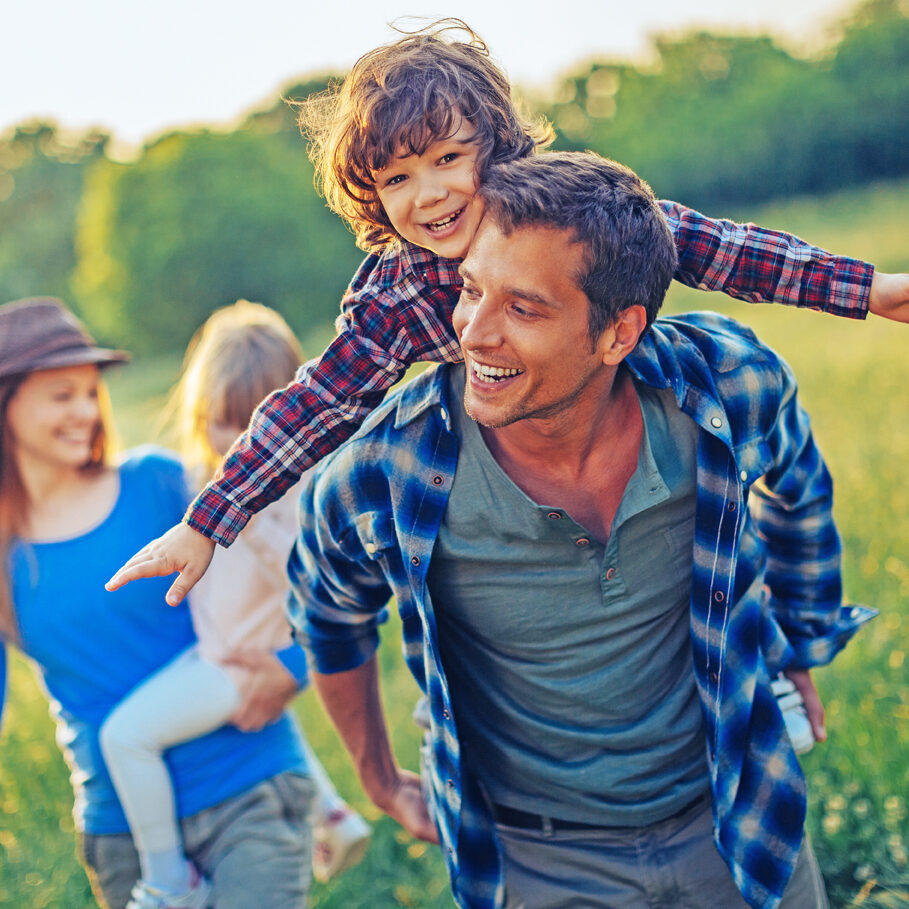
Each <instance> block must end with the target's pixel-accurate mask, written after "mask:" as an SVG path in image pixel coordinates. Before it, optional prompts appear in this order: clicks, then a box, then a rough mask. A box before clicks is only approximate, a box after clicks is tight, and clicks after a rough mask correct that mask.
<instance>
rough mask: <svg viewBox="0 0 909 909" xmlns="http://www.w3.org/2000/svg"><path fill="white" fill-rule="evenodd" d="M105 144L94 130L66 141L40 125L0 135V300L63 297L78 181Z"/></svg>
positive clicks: (69, 269)
mask: <svg viewBox="0 0 909 909" xmlns="http://www.w3.org/2000/svg"><path fill="white" fill-rule="evenodd" d="M107 141H108V137H107V136H106V135H104V134H103V133H99V132H94V131H90V132H87V133H84V134H81V135H77V136H73V137H71V138H66V137H63V136H61V134H60V132H59V130H58V128H57V127H56V126H55V125H54V124H52V123H44V122H34V123H27V124H22V125H20V126H17V127H15V128H13V129H12V130H10V131H9V132H8V133H6V134H5V135H4V136H0V302H5V301H8V300H13V299H17V298H20V297H27V296H38V295H45V294H47V295H52V296H62V297H69V296H70V286H69V277H70V273H71V272H72V270H73V266H74V265H75V259H76V256H75V250H74V248H73V230H74V224H75V219H76V210H77V208H78V205H79V198H80V196H81V194H82V186H83V180H84V177H85V173H86V171H87V170H88V169H89V167H90V166H91V165H92V164H93V163H94V162H95V161H97V160H99V159H100V158H102V157H103V156H104V149H105V146H106V144H107Z"/></svg>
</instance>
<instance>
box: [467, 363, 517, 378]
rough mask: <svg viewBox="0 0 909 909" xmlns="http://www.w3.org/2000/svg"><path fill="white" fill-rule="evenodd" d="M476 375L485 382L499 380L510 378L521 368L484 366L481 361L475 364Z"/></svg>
mask: <svg viewBox="0 0 909 909" xmlns="http://www.w3.org/2000/svg"><path fill="white" fill-rule="evenodd" d="M473 371H474V375H476V377H477V378H478V379H480V380H481V381H483V382H497V381H498V380H499V379H508V378H511V376H516V375H518V374H519V373H520V372H521V370H520V369H505V368H503V367H501V366H484V365H483V364H481V363H474V364H473Z"/></svg>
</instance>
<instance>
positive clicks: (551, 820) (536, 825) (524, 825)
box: [492, 793, 709, 834]
mask: <svg viewBox="0 0 909 909" xmlns="http://www.w3.org/2000/svg"><path fill="white" fill-rule="evenodd" d="M708 801H709V794H708V793H702V794H701V795H699V796H697V797H696V798H694V799H692V800H691V801H690V802H688V804H687V805H685V806H684V807H682V808H680V809H679V810H678V811H676V812H674V813H673V814H671V815H670V816H669V817H667V818H663V820H662V821H657V823H659V824H661V823H663V822H664V821H669V820H672V819H673V818H676V817H679V816H680V815H683V814H686V813H687V812H688V811H690V810H691V809H692V808H695V807H698V808H700V807H701V806H702V805H706V804H707V803H708ZM492 816H493V818H494V819H495V822H496V823H497V824H505V825H506V826H507V827H517V828H518V829H519V830H539V831H541V832H542V833H547V834H548V833H552V832H553V831H554V830H628V829H629V828H628V827H619V826H615V825H608V824H585V823H583V822H581V821H563V820H561V819H560V818H557V817H546V816H545V815H542V814H534V813H533V812H532V811H521V810H520V809H519V808H509V807H508V806H507V805H497V804H493V805H492ZM648 826H650V825H648Z"/></svg>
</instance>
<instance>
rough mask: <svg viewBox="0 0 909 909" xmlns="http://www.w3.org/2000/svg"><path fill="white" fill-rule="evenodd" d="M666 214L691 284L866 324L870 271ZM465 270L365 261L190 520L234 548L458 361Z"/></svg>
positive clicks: (678, 212) (398, 257)
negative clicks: (422, 366)
mask: <svg viewBox="0 0 909 909" xmlns="http://www.w3.org/2000/svg"><path fill="white" fill-rule="evenodd" d="M661 205H662V208H663V212H664V214H665V215H666V217H667V220H668V222H669V226H670V229H671V230H672V232H673V236H674V237H675V241H676V246H677V247H678V250H679V267H678V271H677V272H676V275H675V277H676V279H677V280H679V281H681V282H683V283H684V284H688V285H690V286H692V287H697V288H699V289H701V290H720V291H723V292H724V293H726V294H728V295H730V296H733V297H737V298H739V299H743V300H748V301H750V302H774V303H783V304H788V305H794V306H806V307H810V308H814V309H821V310H824V311H826V312H829V313H833V314H835V315H841V316H851V317H853V318H864V316H865V315H866V313H867V309H868V294H869V291H870V286H871V277H872V274H873V269H872V267H871V266H870V265H867V264H865V263H862V262H857V261H855V260H853V259H847V258H845V257H841V256H832V255H830V254H829V253H827V252H825V251H824V250H822V249H818V248H817V247H814V246H811V245H809V244H807V243H805V242H803V241H802V240H799V239H798V238H796V237H793V236H791V235H789V234H783V233H778V232H776V231H770V230H764V229H762V228H759V227H756V226H755V225H753V224H744V225H743V224H735V223H733V222H731V221H723V220H712V219H710V218H707V217H705V216H704V215H701V214H699V213H698V212H696V211H693V210H692V209H688V208H684V207H683V206H681V205H678V204H677V203H674V202H662V203H661ZM457 264H458V263H457V262H454V261H452V260H444V259H440V258H439V257H437V256H433V255H432V254H431V253H428V252H427V251H425V250H420V249H418V248H416V247H412V246H409V245H402V246H400V247H398V246H395V247H392V248H391V249H390V250H389V251H388V252H386V253H384V254H383V255H382V256H381V257H377V256H369V257H367V259H366V260H365V261H364V263H363V265H362V266H361V268H360V270H359V272H358V273H357V275H356V276H355V277H354V280H353V282H352V284H351V287H350V290H349V292H348V294H347V295H346V296H345V299H344V301H343V302H342V314H341V317H340V319H339V321H338V328H339V334H338V336H337V337H336V338H335V339H334V341H332V343H331V344H330V345H329V346H328V348H327V349H326V351H325V352H324V353H323V354H322V356H321V357H319V358H318V359H316V360H312V361H310V362H309V363H307V364H306V365H305V366H304V367H303V368H302V369H301V370H300V372H299V373H298V375H297V378H296V380H295V381H294V382H293V383H291V384H290V385H288V386H287V387H286V388H284V389H281V390H280V391H277V392H275V393H273V394H272V395H270V396H269V397H268V398H267V399H266V400H265V401H264V402H263V404H262V405H261V406H260V407H259V409H258V410H257V411H256V413H255V414H254V415H253V419H252V422H251V424H250V428H249V430H248V432H247V433H246V434H244V435H243V437H241V439H240V440H239V441H238V442H237V444H236V445H235V446H234V448H233V449H232V450H231V452H230V454H229V455H228V457H227V459H226V460H225V462H224V464H223V465H222V467H221V471H220V474H219V476H218V477H216V478H215V479H214V480H213V481H212V482H211V483H210V484H209V485H208V486H206V487H205V489H203V490H202V492H200V493H199V495H198V496H197V498H196V500H195V501H194V502H193V503H192V505H191V506H190V508H189V510H188V511H187V513H186V516H185V519H184V520H185V521H186V523H188V524H189V526H190V527H192V528H193V529H195V530H197V531H199V532H200V533H202V534H204V535H205V536H207V537H210V538H211V539H213V540H215V541H216V542H218V543H221V544H222V545H225V546H229V545H230V543H231V542H233V540H234V539H235V538H236V535H237V534H238V533H239V532H240V530H242V528H243V526H244V525H245V524H246V522H247V521H248V520H249V518H250V517H251V515H253V514H255V513H256V512H257V511H260V510H261V509H262V508H264V507H265V506H266V505H268V504H269V503H270V502H273V501H275V500H276V499H277V498H279V497H280V496H281V495H283V494H284V492H285V491H286V490H287V489H288V488H289V487H290V486H292V485H293V484H294V483H295V482H296V481H297V480H298V479H299V477H300V476H301V475H302V473H303V471H304V470H306V469H307V468H309V467H311V466H312V465H313V464H315V463H317V462H318V461H319V460H320V459H321V458H323V457H324V456H325V455H326V454H328V453H329V452H331V451H333V450H334V449H335V448H337V447H338V445H340V444H341V442H343V441H344V440H345V439H347V438H348V437H349V436H350V435H352V434H353V432H354V431H355V430H356V429H357V427H358V426H359V425H360V423H362V421H363V419H364V418H365V416H366V414H368V413H369V412H370V411H371V410H372V409H373V408H374V407H375V406H376V405H377V404H378V403H379V402H380V401H381V400H382V398H383V397H384V395H385V392H386V391H387V390H388V389H389V388H390V387H391V386H392V385H394V384H395V383H396V382H397V381H398V380H400V379H401V377H402V376H403V375H404V373H405V372H406V370H407V367H408V366H410V365H411V364H412V363H415V362H420V361H427V360H428V361H435V362H458V361H460V351H459V348H458V343H457V339H456V338H455V335H454V330H453V328H452V326H451V313H452V311H453V310H454V306H455V304H456V303H457V296H458V293H459V291H460V278H459V276H458V273H457Z"/></svg>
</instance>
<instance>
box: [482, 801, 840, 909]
mask: <svg viewBox="0 0 909 909" xmlns="http://www.w3.org/2000/svg"><path fill="white" fill-rule="evenodd" d="M705 802H706V800H702V801H701V802H700V804H696V805H694V806H692V807H691V808H689V809H687V810H685V811H683V812H682V813H681V814H679V815H677V816H675V817H672V818H669V819H668V820H666V821H661V822H660V823H657V824H652V825H651V826H649V827H643V828H629V829H623V828H617V827H604V828H601V829H599V830H578V831H573V830H572V831H556V832H554V833H551V834H550V835H548V836H547V835H545V834H543V833H542V832H540V831H537V830H533V831H528V830H523V829H518V828H516V827H508V826H506V825H504V824H497V825H496V830H497V832H498V834H499V839H500V841H501V843H502V847H503V848H504V851H505V897H506V899H505V902H506V907H507V909H544V907H556V906H558V907H563V906H577V907H581V906H583V907H584V909H596V907H599V909H748V906H747V904H746V902H745V900H744V899H742V896H741V894H740V893H739V891H738V888H737V887H736V886H735V882H734V881H733V879H732V874H731V873H730V871H729V869H728V868H727V866H726V863H725V862H724V861H723V860H722V858H721V857H720V854H719V852H717V849H716V846H715V845H714V843H713V835H712V820H711V813H710V805H709V803H705ZM780 909H828V903H827V895H826V892H825V890H824V881H823V878H822V877H821V874H820V871H819V870H818V867H817V861H816V860H815V858H814V853H813V852H812V851H811V846H810V845H809V843H808V840H807V839H806V840H805V841H804V843H803V844H802V850H801V852H800V853H799V859H798V863H797V864H796V867H795V871H794V873H793V875H792V878H791V879H790V881H789V885H788V886H787V888H786V890H785V892H784V894H783V900H782V902H781V903H780Z"/></svg>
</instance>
